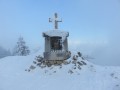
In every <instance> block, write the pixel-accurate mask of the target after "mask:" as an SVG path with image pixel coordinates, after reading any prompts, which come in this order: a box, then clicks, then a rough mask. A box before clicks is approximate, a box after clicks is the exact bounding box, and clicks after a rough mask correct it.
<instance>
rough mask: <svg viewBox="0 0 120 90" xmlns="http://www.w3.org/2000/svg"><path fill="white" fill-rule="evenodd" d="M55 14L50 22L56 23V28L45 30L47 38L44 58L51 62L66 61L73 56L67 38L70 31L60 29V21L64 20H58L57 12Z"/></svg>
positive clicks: (44, 33) (44, 35) (44, 34)
mask: <svg viewBox="0 0 120 90" xmlns="http://www.w3.org/2000/svg"><path fill="white" fill-rule="evenodd" d="M54 16H55V18H54V19H51V18H49V22H53V23H54V30H49V31H46V32H43V37H44V38H45V51H44V60H46V61H49V62H50V61H55V62H56V61H64V60H67V59H68V58H70V56H71V53H70V51H69V50H68V39H67V37H68V36H69V32H65V31H62V30H58V22H62V20H60V21H59V20H58V17H57V13H55V15H54Z"/></svg>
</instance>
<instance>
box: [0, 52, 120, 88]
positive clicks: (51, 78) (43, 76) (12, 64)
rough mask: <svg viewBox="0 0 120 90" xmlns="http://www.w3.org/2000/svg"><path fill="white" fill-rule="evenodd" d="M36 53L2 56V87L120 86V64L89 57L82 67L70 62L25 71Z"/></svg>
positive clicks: (0, 65)
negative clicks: (100, 62)
mask: <svg viewBox="0 0 120 90" xmlns="http://www.w3.org/2000/svg"><path fill="white" fill-rule="evenodd" d="M35 56H36V54H35V55H29V56H11V57H6V58H3V59H0V90H120V67H110V66H109V67H107V66H106V67H103V66H98V65H94V64H92V63H90V62H88V61H87V60H85V62H86V63H87V65H82V66H81V69H78V68H77V69H74V65H73V64H68V65H63V66H62V67H60V66H52V67H49V68H48V67H46V68H43V69H41V68H40V67H36V68H35V69H34V70H31V71H30V72H28V71H25V70H26V69H28V68H29V67H30V66H31V65H33V61H34V59H35ZM79 59H80V60H81V58H79ZM70 70H72V71H73V73H69V71H70Z"/></svg>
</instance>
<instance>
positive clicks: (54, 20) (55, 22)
mask: <svg viewBox="0 0 120 90" xmlns="http://www.w3.org/2000/svg"><path fill="white" fill-rule="evenodd" d="M54 16H55V17H54V19H51V18H49V22H54V28H55V29H58V22H62V20H58V15H57V13H55V14H54Z"/></svg>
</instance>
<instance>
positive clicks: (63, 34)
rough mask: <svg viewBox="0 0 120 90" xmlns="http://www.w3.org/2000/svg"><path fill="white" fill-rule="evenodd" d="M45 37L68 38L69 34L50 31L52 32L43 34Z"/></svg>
mask: <svg viewBox="0 0 120 90" xmlns="http://www.w3.org/2000/svg"><path fill="white" fill-rule="evenodd" d="M43 36H44V37H46V36H49V37H54V36H59V37H68V36H69V32H66V31H61V30H50V31H46V32H43Z"/></svg>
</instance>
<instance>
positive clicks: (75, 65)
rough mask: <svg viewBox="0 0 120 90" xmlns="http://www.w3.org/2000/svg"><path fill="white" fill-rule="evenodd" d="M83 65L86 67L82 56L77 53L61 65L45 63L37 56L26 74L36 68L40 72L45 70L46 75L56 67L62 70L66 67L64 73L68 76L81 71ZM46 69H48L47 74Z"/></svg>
mask: <svg viewBox="0 0 120 90" xmlns="http://www.w3.org/2000/svg"><path fill="white" fill-rule="evenodd" d="M85 65H87V62H86V60H84V59H83V57H82V54H81V53H80V52H78V53H77V54H76V55H73V57H71V58H70V59H68V60H65V61H63V62H62V63H54V64H51V63H49V62H47V61H45V60H44V58H43V57H42V56H40V55H39V56H36V58H35V61H33V65H31V66H30V67H29V69H28V72H29V71H31V70H34V69H36V67H38V68H41V69H42V70H45V73H47V72H49V71H50V70H54V69H55V68H56V67H57V68H59V69H62V68H64V67H65V66H68V67H69V68H68V69H67V70H66V72H68V73H69V74H73V73H74V72H76V70H77V71H79V70H81V69H82V67H83V66H85ZM46 68H49V70H48V71H47V72H46ZM53 73H56V71H53ZM77 73H78V72H77Z"/></svg>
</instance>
